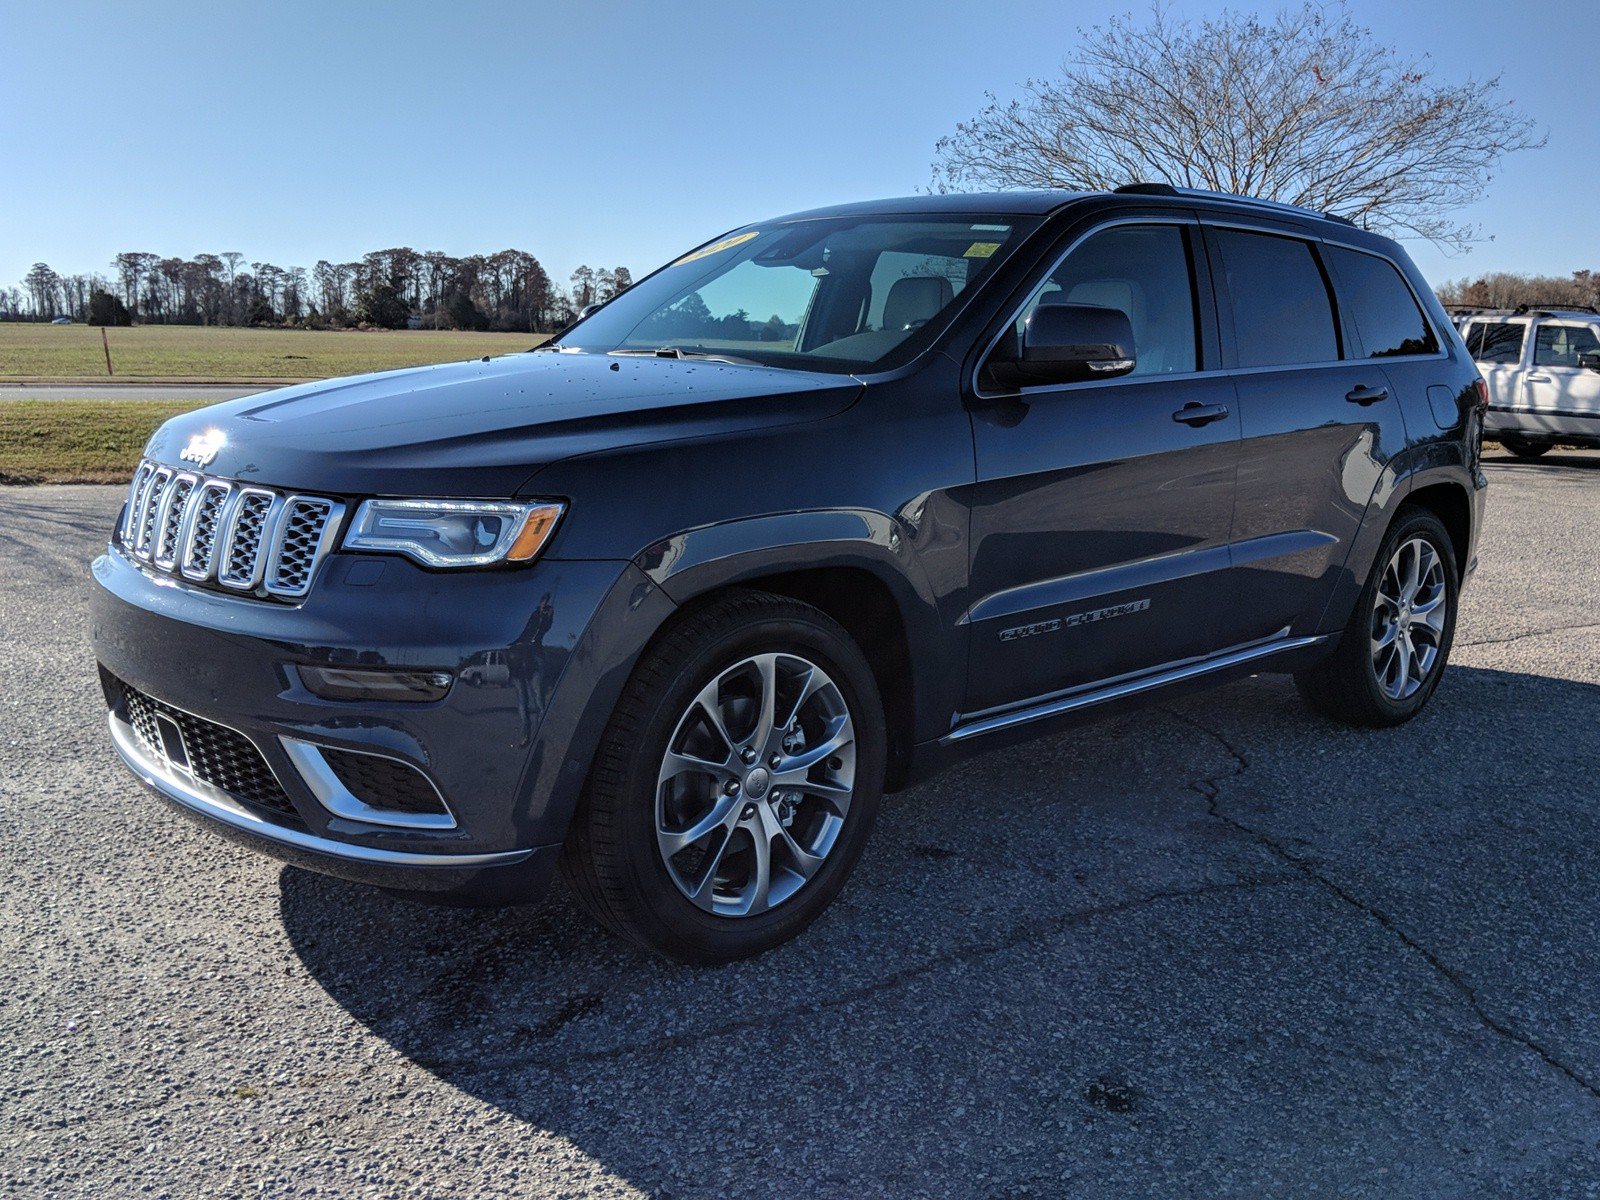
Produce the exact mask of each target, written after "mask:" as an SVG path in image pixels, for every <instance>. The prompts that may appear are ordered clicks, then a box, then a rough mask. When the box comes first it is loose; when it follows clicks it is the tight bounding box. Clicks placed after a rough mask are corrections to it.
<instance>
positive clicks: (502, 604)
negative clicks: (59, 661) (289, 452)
mask: <svg viewBox="0 0 1600 1200" xmlns="http://www.w3.org/2000/svg"><path fill="white" fill-rule="evenodd" d="M94 575H95V579H96V583H97V586H96V587H95V589H94V597H93V602H92V623H93V641H94V648H95V653H96V656H97V657H98V659H99V661H100V663H101V666H102V669H103V671H104V672H105V673H106V674H107V675H109V676H112V677H114V680H112V681H108V686H107V692H108V702H109V703H110V706H111V710H112V711H111V714H110V722H111V734H112V741H113V743H114V745H115V746H116V748H117V750H118V753H119V754H120V755H121V756H122V758H123V760H124V762H125V763H127V765H128V766H129V768H130V769H131V770H133V772H134V773H135V774H136V775H137V776H138V777H139V778H140V779H141V780H142V781H143V782H144V783H145V785H146V786H147V787H149V788H150V789H151V790H152V791H153V792H155V793H156V794H157V795H158V796H160V797H162V798H163V799H165V800H166V801H168V802H169V803H170V804H172V805H173V806H174V807H176V808H178V809H180V810H181V811H182V812H184V813H185V814H186V815H188V816H190V817H192V818H195V819H197V820H199V821H201V822H203V823H204V824H206V825H208V826H209V827H211V828H213V829H215V830H217V831H218V832H221V833H223V834H225V835H227V836H229V837H231V838H233V839H235V840H238V841H242V842H244V843H246V844H248V845H250V846H252V847H254V848H255V849H258V850H261V851H264V852H266V853H268V854H271V855H273V856H274V857H277V858H280V859H284V860H286V861H290V862H294V863H296V864H298V865H301V866H305V867H308V868H310V869H313V870H318V871H322V872H324V873H328V874H333V875H339V876H342V877H345V878H350V879H356V880H359V881H362V882H366V883H371V884H375V885H378V886H382V887H388V888H394V889H399V890H403V891H415V892H426V893H433V894H437V895H439V896H441V897H442V898H460V899H465V900H473V901H480V900H481V901H485V902H496V901H511V900H518V899H525V898H529V897H531V896H532V895H533V894H535V893H536V892H537V891H538V890H539V889H540V888H541V887H542V885H543V884H544V883H545V882H546V880H547V879H548V877H549V874H550V870H551V868H552V866H553V864H554V861H555V856H556V853H557V852H558V850H559V846H560V843H561V841H562V840H563V838H564V837H565V833H566V825H567V822H568V820H569V819H570V816H571V813H572V810H573V808H574V806H575V805H576V802H577V798H578V795H579V793H580V791H581V788H582V785H583V781H584V779H585V778H586V776H587V772H588V766H589V762H590V760H591V759H592V755H593V748H594V745H595V744H596V743H597V740H598V737H599V733H600V731H601V729H603V727H604V723H605V720H606V718H607V717H608V716H609V713H610V709H611V707H612V705H613V704H614V702H615V698H616V695H617V694H619V693H620V690H621V686H622V683H623V682H624V681H625V680H626V678H627V675H628V673H629V671H631V669H632V664H633V661H634V659H635V657H636V656H637V653H638V651H639V650H640V649H642V647H643V645H644V644H645V642H646V641H647V640H648V638H649V636H650V634H651V633H653V631H654V628H655V627H656V626H657V625H658V624H659V622H660V620H661V619H664V616H665V614H666V613H667V612H668V611H670V609H671V603H670V601H668V600H667V599H666V598H665V596H664V595H663V594H662V593H661V592H660V591H659V590H658V589H656V588H655V587H654V585H652V584H651V583H650V582H649V581H648V580H647V579H645V577H644V576H643V575H641V574H640V573H639V572H638V571H637V570H636V569H634V568H632V567H631V566H628V565H627V564H624V563H618V562H559V561H553V560H552V561H547V562H541V563H538V564H536V565H535V566H534V567H532V568H529V569H526V570H509V571H487V572H429V571H425V570H423V569H422V568H420V567H416V566H414V565H412V564H410V563H409V562H408V561H406V560H402V559H378V558H375V557H370V556H356V555H339V554H335V555H332V556H330V557H329V559H328V560H327V562H326V563H325V564H324V565H323V567H322V569H321V571H320V573H319V578H318V581H317V584H316V586H315V587H314V588H313V589H312V592H311V594H310V595H309V596H307V597H306V599H305V600H304V601H303V602H301V603H300V604H298V605H293V606H291V605H287V604H280V603H276V602H270V601H261V600H257V599H253V598H246V597H238V596H229V595H222V594H218V593H216V592H212V591H207V590H204V589H200V588H195V587H190V586H188V585H185V584H182V583H178V582H175V581H174V580H172V579H170V578H167V577H165V576H160V575H156V574H153V573H150V572H147V571H145V570H143V569H142V568H141V567H139V566H138V565H136V564H135V563H134V562H132V561H131V560H129V559H128V558H126V557H125V556H124V555H123V554H122V553H121V552H120V551H118V550H116V549H114V548H113V549H110V550H108V551H107V553H106V554H104V555H102V556H101V557H100V558H98V559H96V561H95V564H94ZM297 664H317V665H335V666H357V665H359V666H384V667H395V668H405V669H414V670H429V671H439V670H442V671H448V672H450V674H451V675H452V677H453V680H454V682H453V684H452V686H451V688H450V690H449V692H448V693H447V694H446V695H445V696H444V698H442V699H440V700H437V701H431V702H426V703H402V702H374V701H360V702H354V701H338V700H328V699H324V698H322V697H319V696H317V695H315V694H313V693H312V692H310V691H308V690H307V689H306V687H305V686H304V685H303V683H302V682H301V680H300V677H299V674H298V672H297V671H296V670H295V667H296V665H297ZM116 681H120V682H121V684H123V685H125V686H126V687H127V688H131V689H136V690H137V691H138V692H139V693H141V694H142V695H143V696H144V697H147V698H149V699H151V700H154V701H156V702H158V703H159V704H160V705H163V706H169V707H170V708H171V709H173V710H181V712H182V713H184V714H193V715H194V716H195V717H197V718H200V719H201V720H203V721H204V722H209V723H211V724H212V725H214V726H220V727H222V728H223V729H224V730H226V731H229V732H231V733H234V734H237V735H239V736H241V737H242V738H244V739H248V743H249V744H250V745H253V747H254V749H255V750H256V751H258V752H259V754H260V757H261V758H262V759H263V760H265V764H266V766H267V767H268V768H270V771H271V775H272V776H275V777H276V781H277V783H278V785H279V786H281V789H282V795H283V796H284V797H286V800H287V803H283V804H280V805H279V806H278V808H277V809H273V808H268V807H263V806H262V805H261V804H259V803H256V802H253V800H252V799H250V798H249V797H247V796H244V795H236V794H230V793H229V792H228V791H225V790H222V789H220V788H219V787H216V786H212V784H211V783H210V782H208V781H207V780H205V779H202V778H198V777H197V775H196V774H195V773H191V772H190V770H189V769H188V768H187V767H186V766H185V765H184V764H183V763H182V762H181V761H180V760H181V758H182V757H183V756H182V754H181V752H180V753H178V754H177V755H176V756H175V757H169V756H168V755H167V754H166V753H165V751H164V749H163V748H161V747H160V746H159V744H157V745H155V746H153V745H152V743H151V742H150V740H149V739H147V738H141V737H136V736H133V729H132V726H131V724H130V723H129V720H128V718H127V714H126V713H125V712H123V711H122V709H121V708H120V707H119V705H118V702H117V690H116V688H115V686H114V684H115V682H116ZM286 739H287V741H286ZM241 744H242V743H241ZM306 744H309V745H311V746H314V747H319V748H326V749H329V750H335V751H337V750H345V751H355V752H360V753H366V754H381V755H383V756H386V757H388V758H390V759H398V760H400V761H402V762H404V763H406V764H408V765H409V766H411V767H413V768H414V769H415V770H417V771H420V772H422V773H423V775H425V776H426V778H427V780H428V781H429V782H430V783H431V784H432V785H433V787H434V788H435V789H437V792H438V794H439V795H440V796H441V797H442V798H443V800H444V802H445V804H446V805H447V806H448V808H449V810H450V813H451V815H452V816H453V818H454V820H453V822H450V823H448V825H446V826H441V827H432V828H405V827H397V826H395V825H391V824H382V823H378V822H374V821H369V820H361V819H353V818H352V817H351V816H350V815H348V812H344V813H341V812H339V811H333V810H331V809H330V808H329V807H328V806H327V805H326V804H325V803H324V800H323V799H321V798H319V793H318V790H317V786H316V785H317V780H316V779H315V778H308V777H307V775H306V773H305V772H304V771H303V769H302V768H303V766H304V759H303V757H302V758H301V759H300V760H299V765H297V760H296V759H295V757H294V756H293V753H292V752H293V751H294V750H295V748H296V746H297V745H298V746H304V745H306ZM323 794H324V796H325V794H326V793H325V792H324V793H323Z"/></svg>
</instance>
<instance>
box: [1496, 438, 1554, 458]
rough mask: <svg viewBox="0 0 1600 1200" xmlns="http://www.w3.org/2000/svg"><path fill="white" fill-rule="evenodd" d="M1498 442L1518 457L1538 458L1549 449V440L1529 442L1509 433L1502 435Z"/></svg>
mask: <svg viewBox="0 0 1600 1200" xmlns="http://www.w3.org/2000/svg"><path fill="white" fill-rule="evenodd" d="M1500 444H1501V445H1502V446H1503V447H1505V449H1506V451H1507V452H1508V453H1510V454H1514V455H1516V456H1517V457H1518V458H1538V457H1539V456H1540V455H1541V454H1544V453H1546V452H1547V451H1548V450H1549V449H1550V443H1549V442H1529V441H1525V440H1524V439H1522V438H1519V437H1511V436H1509V435H1507V436H1506V437H1502V438H1501V439H1500Z"/></svg>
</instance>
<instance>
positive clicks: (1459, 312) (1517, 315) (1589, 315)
mask: <svg viewBox="0 0 1600 1200" xmlns="http://www.w3.org/2000/svg"><path fill="white" fill-rule="evenodd" d="M1452 310H1453V315H1454V316H1456V317H1459V318H1460V319H1461V320H1463V321H1471V320H1475V319H1476V318H1478V317H1492V318H1494V319H1496V320H1501V321H1516V320H1521V319H1522V318H1524V317H1527V318H1532V317H1556V318H1559V319H1560V320H1563V321H1586V322H1588V323H1589V324H1591V325H1592V324H1594V323H1595V322H1597V321H1600V313H1597V312H1595V310H1594V309H1592V308H1561V307H1559V306H1557V305H1552V304H1538V305H1527V304H1523V305H1519V306H1518V307H1516V308H1488V307H1477V306H1474V305H1468V304H1450V305H1446V306H1445V311H1447V312H1451V311H1452Z"/></svg>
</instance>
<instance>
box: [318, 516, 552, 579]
mask: <svg viewBox="0 0 1600 1200" xmlns="http://www.w3.org/2000/svg"><path fill="white" fill-rule="evenodd" d="M565 507H566V506H565V505H563V504H555V503H552V502H550V501H529V502H522V501H514V502H513V501H505V500H367V501H364V502H363V503H362V505H361V507H360V508H358V509H357V510H356V519H355V521H354V522H352V523H351V526H350V532H349V533H347V534H345V537H344V548H345V549H346V550H374V551H379V552H381V553H385V554H404V555H406V556H407V557H408V558H413V559H415V560H416V561H417V562H419V563H421V564H422V565H423V566H425V567H486V566H490V565H491V564H493V563H499V562H513V563H516V562H528V561H530V560H532V559H533V558H535V557H536V556H537V555H538V553H539V551H540V550H542V549H543V548H544V544H545V543H546V542H547V541H549V540H550V534H551V531H553V530H554V529H555V527H556V521H557V519H559V518H560V516H561V513H562V510H563V509H564V508H565Z"/></svg>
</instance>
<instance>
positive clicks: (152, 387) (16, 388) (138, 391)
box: [0, 383, 283, 404]
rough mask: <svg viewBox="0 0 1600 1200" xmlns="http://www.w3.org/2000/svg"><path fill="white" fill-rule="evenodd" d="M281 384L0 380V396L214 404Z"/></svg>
mask: <svg viewBox="0 0 1600 1200" xmlns="http://www.w3.org/2000/svg"><path fill="white" fill-rule="evenodd" d="M281 386H283V385H281V384H273V383H252V384H209V383H5V384H0V400H193V401H194V402H195V403H196V404H216V403H217V402H219V401H222V400H237V399H238V398H239V397H240V396H254V395H255V394H256V393H257V392H265V391H270V390H271V389H272V388H274V387H281Z"/></svg>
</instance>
